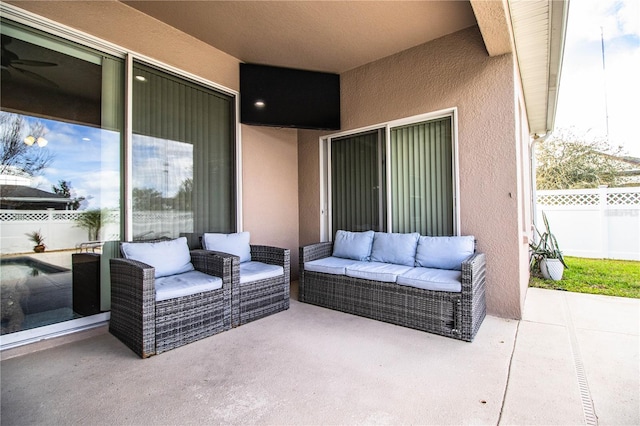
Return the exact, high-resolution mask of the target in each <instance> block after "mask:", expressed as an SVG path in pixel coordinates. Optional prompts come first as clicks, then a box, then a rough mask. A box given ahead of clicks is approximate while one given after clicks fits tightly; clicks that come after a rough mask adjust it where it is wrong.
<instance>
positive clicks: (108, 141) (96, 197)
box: [2, 112, 120, 210]
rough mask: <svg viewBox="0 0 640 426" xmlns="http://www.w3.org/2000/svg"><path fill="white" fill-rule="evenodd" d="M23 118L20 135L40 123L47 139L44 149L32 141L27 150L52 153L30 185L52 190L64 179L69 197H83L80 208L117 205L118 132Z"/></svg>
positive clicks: (118, 194) (25, 133)
mask: <svg viewBox="0 0 640 426" xmlns="http://www.w3.org/2000/svg"><path fill="white" fill-rule="evenodd" d="M2 114H7V113H5V112H2ZM23 118H24V120H25V121H26V125H25V126H24V128H23V132H24V134H23V135H22V137H23V138H24V137H26V136H27V133H28V132H29V129H30V125H32V124H34V123H36V122H40V123H42V124H43V125H44V127H45V129H46V133H45V135H44V137H45V138H46V139H47V140H48V141H49V143H48V144H47V146H46V147H44V148H40V147H38V146H37V145H36V144H34V145H33V146H31V148H30V149H46V150H48V151H49V152H50V153H51V154H53V161H51V164H50V165H49V167H47V168H46V169H45V170H44V171H43V173H42V174H41V175H39V176H36V177H34V178H33V183H32V186H33V187H37V188H38V189H41V190H43V191H48V192H53V189H52V186H53V185H56V186H57V185H58V183H59V181H61V180H66V181H67V182H68V183H69V185H70V187H71V193H72V195H71V196H72V198H73V197H85V198H86V201H84V202H83V203H82V204H81V207H80V209H82V210H84V209H89V208H91V209H93V208H116V207H118V206H119V205H120V134H119V132H115V131H110V130H103V129H98V128H95V127H90V126H83V125H79V124H71V123H66V122H61V121H55V120H48V119H44V118H35V117H30V116H25V115H23Z"/></svg>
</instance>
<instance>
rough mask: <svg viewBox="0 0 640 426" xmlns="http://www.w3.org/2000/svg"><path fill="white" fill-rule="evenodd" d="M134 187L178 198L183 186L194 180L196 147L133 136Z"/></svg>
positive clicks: (148, 137)
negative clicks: (194, 148)
mask: <svg viewBox="0 0 640 426" xmlns="http://www.w3.org/2000/svg"><path fill="white" fill-rule="evenodd" d="M132 158H133V187H134V188H139V189H154V190H156V191H158V192H159V193H161V194H162V196H163V197H166V198H167V197H175V195H176V194H177V193H178V190H179V189H180V186H181V185H182V183H183V182H184V181H185V180H187V179H192V178H193V145H191V144H189V143H185V142H178V141H172V140H167V139H160V138H155V137H152V136H144V135H133V155H132Z"/></svg>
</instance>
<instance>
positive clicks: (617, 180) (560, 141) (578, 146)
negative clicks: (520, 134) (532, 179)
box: [536, 130, 624, 189]
mask: <svg viewBox="0 0 640 426" xmlns="http://www.w3.org/2000/svg"><path fill="white" fill-rule="evenodd" d="M621 153H622V147H618V148H613V147H611V146H610V145H609V143H608V142H607V141H606V140H593V141H585V140H584V138H580V137H577V136H576V135H575V134H573V133H572V132H571V131H568V130H560V131H558V132H554V134H553V135H552V136H551V137H549V138H548V139H547V140H545V141H543V142H541V143H539V144H538V145H536V162H537V167H536V181H537V185H536V186H537V188H538V189H580V188H597V187H598V186H600V185H608V186H619V185H620V184H622V183H623V182H624V178H623V177H622V176H621V171H622V166H621V164H620V162H619V161H617V159H616V157H619V156H620V155H621Z"/></svg>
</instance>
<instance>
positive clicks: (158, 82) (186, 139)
mask: <svg viewBox="0 0 640 426" xmlns="http://www.w3.org/2000/svg"><path fill="white" fill-rule="evenodd" d="M133 69H134V79H133V105H132V111H133V113H132V114H133V122H132V126H133V140H132V147H133V153H132V162H133V176H132V181H133V213H134V214H133V221H134V223H133V233H134V239H145V238H154V237H160V236H169V237H176V236H178V235H179V234H180V233H184V232H232V231H234V230H235V227H236V223H235V193H236V191H235V180H234V175H235V161H234V158H235V144H234V139H235V135H234V129H235V127H234V124H233V123H234V110H235V108H234V101H233V97H231V96H226V95H224V94H222V93H219V92H216V91H214V90H211V89H208V88H206V87H203V86H201V85H198V84H196V83H193V82H190V81H187V80H184V79H182V78H178V77H175V76H173V75H171V74H169V73H165V72H162V71H159V70H157V69H155V68H152V67H149V66H146V65H143V64H140V63H134V68H133Z"/></svg>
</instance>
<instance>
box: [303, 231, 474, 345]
mask: <svg viewBox="0 0 640 426" xmlns="http://www.w3.org/2000/svg"><path fill="white" fill-rule="evenodd" d="M332 252H333V243H332V242H325V243H317V244H312V245H309V246H305V247H300V279H299V283H298V284H299V300H300V301H301V302H306V303H311V304H314V305H318V306H323V307H326V308H331V309H335V310H338V311H342V312H347V313H351V314H355V315H360V316H363V317H367V318H372V319H376V320H379V321H385V322H389V323H392V324H397V325H401V326H405V327H411V328H415V329H418V330H422V331H428V332H430V333H435V334H440V335H443V336H447V337H452V338H454V339H459V340H464V341H468V342H470V341H472V340H473V338H474V337H475V335H476V333H477V332H478V329H479V328H480V324H482V321H483V320H484V318H485V316H486V302H485V269H486V263H485V255H484V254H483V253H478V252H476V253H475V254H474V255H473V256H472V257H471V258H469V259H468V260H466V261H465V262H463V264H462V291H461V292H460V293H452V292H445V291H432V290H423V289H419V288H414V287H409V286H403V285H398V284H395V283H386V282H380V281H371V280H365V279H360V278H352V277H348V276H346V275H332V274H324V273H319V272H311V271H305V270H304V263H305V262H309V261H312V260H316V259H321V258H323V257H328V256H331V254H332Z"/></svg>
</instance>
